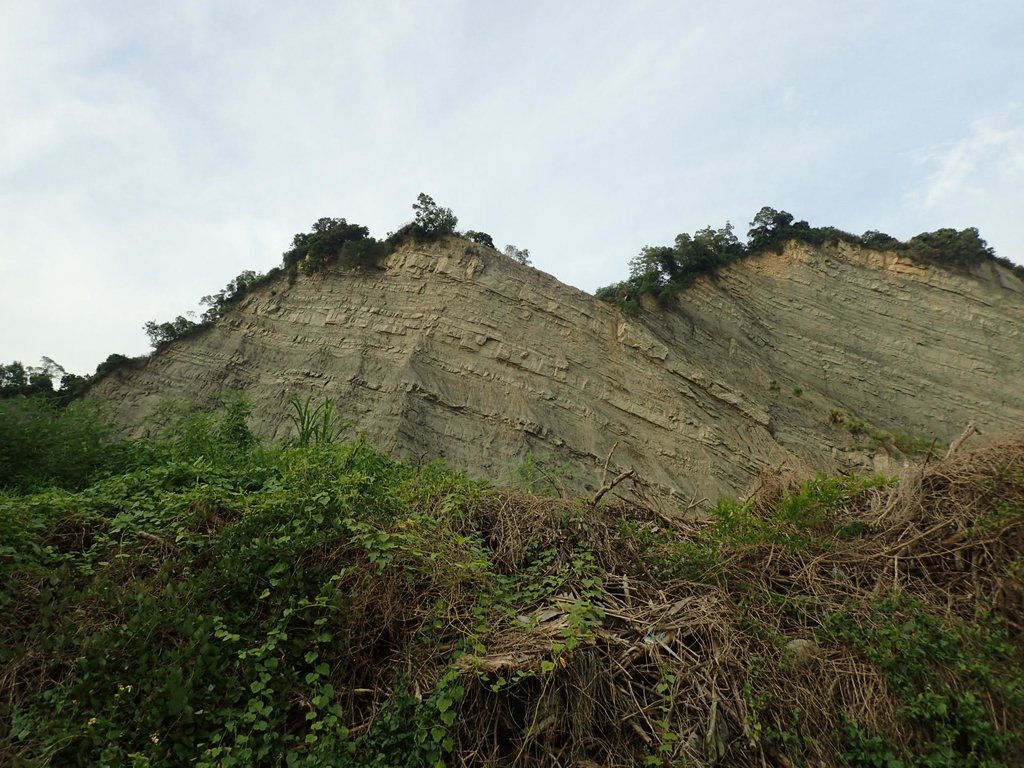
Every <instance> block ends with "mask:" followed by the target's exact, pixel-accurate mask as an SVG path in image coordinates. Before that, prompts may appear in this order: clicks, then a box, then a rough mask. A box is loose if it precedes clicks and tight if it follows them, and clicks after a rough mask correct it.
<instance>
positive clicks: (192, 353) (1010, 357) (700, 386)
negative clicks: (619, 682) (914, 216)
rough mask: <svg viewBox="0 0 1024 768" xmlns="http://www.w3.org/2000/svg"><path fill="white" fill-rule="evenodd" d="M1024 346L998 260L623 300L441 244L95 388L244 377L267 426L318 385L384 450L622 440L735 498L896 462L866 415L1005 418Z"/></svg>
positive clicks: (1014, 282) (853, 256) (884, 421)
mask: <svg viewBox="0 0 1024 768" xmlns="http://www.w3.org/2000/svg"><path fill="white" fill-rule="evenodd" d="M1022 340H1024V285H1022V283H1021V281H1020V279H1019V278H1017V277H1016V276H1015V275H1013V274H1012V273H1011V272H1010V271H1008V270H1006V269H1004V268H1002V267H1000V266H998V265H996V264H986V265H984V266H983V267H980V268H978V269H976V270H975V271H974V272H972V273H970V274H966V273H964V274H961V273H954V272H948V271H945V270H941V269H937V268H924V267H919V266H915V265H912V264H909V263H907V262H906V261H905V260H901V259H899V258H897V256H896V255H894V254H885V253H877V252H871V251H865V250H861V249H856V248H852V247H848V246H845V245H841V246H837V247H831V248H820V249H810V248H807V247H804V246H801V245H797V244H791V245H790V246H789V247H788V248H787V249H786V250H785V252H783V253H781V254H766V255H764V256H760V257H754V258H750V259H746V260H743V261H741V262H737V263H735V264H733V265H731V266H730V267H728V268H726V269H724V270H723V271H721V272H720V273H719V274H717V275H715V276H710V277H703V278H700V279H698V281H697V282H696V283H695V284H694V285H693V286H691V287H690V288H688V289H686V290H685V291H684V292H682V293H681V295H680V300H679V303H678V306H676V307H674V308H670V309H661V308H658V307H656V306H654V305H653V304H652V305H651V306H648V307H645V308H644V309H643V310H642V311H641V312H640V313H639V314H638V315H637V316H635V317H626V316H624V315H623V314H622V313H621V312H620V311H619V310H618V309H617V308H616V307H613V306H610V305H607V304H604V303H602V302H600V301H598V300H597V299H595V298H594V297H592V296H590V295H588V294H586V293H583V292H581V291H578V290H576V289H574V288H571V287H569V286H566V285H563V284H562V283H559V282H558V281H557V280H555V279H554V278H552V277H551V276H549V275H547V274H544V273H541V272H538V271H536V270H534V269H531V268H529V267H525V266H521V265H519V264H516V263H515V262H513V261H511V260H510V259H507V258H505V257H504V256H502V255H500V254H498V253H496V252H494V251H491V250H489V249H487V248H484V247H482V246H476V245H470V244H468V243H467V242H466V241H463V240H459V239H454V238H453V239H450V240H448V241H444V242H441V243H436V244H430V245H422V244H421V245H407V246H404V247H403V248H402V249H400V250H399V251H398V252H396V253H394V254H393V255H391V256H390V257H388V259H387V260H386V261H385V263H384V265H383V268H382V269H380V270H343V269H334V270H329V271H327V272H325V273H322V274H318V275H316V276H313V277H300V278H299V279H298V281H297V282H296V283H295V284H294V285H289V284H288V281H287V279H286V278H284V277H282V278H280V280H278V281H274V282H269V283H267V284H264V285H262V286H261V287H260V288H258V289H257V290H255V291H254V292H253V293H252V294H251V295H250V296H248V297H247V298H246V299H245V300H244V301H243V302H241V303H240V304H239V305H238V306H237V307H235V308H233V309H232V310H230V311H229V312H228V313H227V314H226V315H225V316H224V317H222V318H221V319H220V320H218V321H217V322H216V323H215V324H214V325H213V326H212V327H209V328H205V329H203V330H200V331H199V332H197V333H195V334H194V335H192V336H190V337H188V338H187V339H183V340H180V341H177V342H174V343H172V344H170V345H168V346H167V347H166V348H165V349H163V350H162V351H160V352H159V353H157V354H154V355H153V357H152V358H150V359H149V360H148V361H146V362H145V363H143V364H141V365H139V366H137V367H134V368H125V369H121V370H118V371H115V372H113V373H112V374H110V375H108V376H106V377H105V378H103V379H101V380H100V381H98V382H97V383H96V384H95V385H94V387H93V388H92V392H91V395H90V396H91V397H94V398H98V399H101V400H103V401H105V402H106V403H108V404H109V406H110V408H111V409H112V410H113V413H114V416H115V417H116V418H117V419H118V420H119V421H121V422H123V423H124V424H126V425H130V426H131V428H132V429H135V430H136V431H138V430H141V429H143V428H144V427H143V426H141V425H142V421H143V419H144V418H145V417H147V416H150V415H152V414H153V413H154V412H155V411H156V409H157V406H158V405H159V403H160V402H161V401H163V400H165V399H188V400H194V401H198V402H209V401H212V400H213V399H215V398H216V397H217V395H218V394H219V393H221V392H222V391H224V390H226V389H241V390H243V391H245V392H246V393H247V394H248V396H249V397H250V399H251V400H252V402H253V404H254V417H253V426H254V428H255V429H256V430H257V431H258V432H259V433H261V434H263V435H265V436H267V437H269V438H272V439H282V438H285V437H287V436H289V435H290V434H291V433H292V429H293V426H292V423H291V421H290V419H289V413H290V412H291V409H290V407H289V404H288V402H289V399H290V398H291V397H292V396H293V395H299V396H300V397H305V396H306V395H313V396H314V397H315V398H324V397H331V398H334V399H335V400H336V401H337V403H338V406H339V410H340V413H341V416H342V418H343V419H345V420H347V421H349V422H350V423H351V426H350V429H351V431H352V432H357V431H362V432H365V433H366V435H367V437H368V439H369V440H370V441H371V442H373V443H374V444H376V445H377V446H379V447H380V448H382V449H384V450H386V451H389V452H392V453H394V454H397V455H401V456H406V457H409V458H412V459H415V460H423V459H432V458H445V459H447V460H449V461H451V462H452V463H454V464H455V465H457V466H461V467H464V468H465V469H467V470H468V471H469V472H471V473H472V474H475V475H479V476H483V477H489V478H492V479H495V480H499V481H500V480H502V479H504V478H506V477H507V476H508V472H509V470H510V469H511V468H512V467H513V466H515V465H516V464H517V463H518V462H520V461H521V460H522V458H523V457H525V456H527V455H529V454H534V455H542V456H545V457H547V460H548V461H550V462H551V463H552V464H555V465H558V464H565V465H567V466H568V467H569V469H570V471H571V472H572V473H573V474H574V475H575V483H574V484H575V485H576V486H577V487H579V488H593V487H595V486H596V485H598V484H599V483H600V482H601V475H602V468H603V466H604V463H605V460H606V457H607V456H608V454H609V452H610V451H611V450H612V448H613V446H615V445H617V448H616V450H615V452H614V455H613V458H612V461H611V465H612V467H613V468H624V467H634V468H635V469H636V470H637V472H638V474H639V476H640V477H641V478H642V479H643V481H644V482H646V483H648V484H650V486H651V487H652V488H653V489H654V490H656V491H657V492H659V493H669V494H672V495H677V496H679V497H681V498H682V499H684V500H687V501H688V500H690V499H699V498H701V497H705V498H711V499H713V498H715V497H716V496H718V495H719V494H721V493H742V492H744V491H745V490H747V489H749V487H750V486H751V484H752V483H753V482H754V481H755V480H756V478H757V475H758V473H759V472H760V471H761V470H762V469H763V468H765V467H768V466H780V465H784V466H786V467H788V468H790V469H792V470H795V471H801V472H808V471H811V470H820V471H827V472H841V471H845V470H849V469H855V468H861V469H863V468H871V467H878V468H882V469H890V468H891V465H892V462H893V461H899V460H900V458H901V457H900V454H899V452H898V451H897V450H896V449H895V448H894V447H893V446H892V445H891V444H886V443H887V441H886V440H883V439H880V438H878V437H877V435H878V434H880V433H882V432H889V433H898V432H899V433H908V434H910V435H914V436H919V437H923V438H932V437H934V438H935V439H937V440H939V441H949V440H951V439H953V438H954V437H955V436H956V435H957V434H959V432H960V430H961V429H962V425H963V422H964V421H965V419H967V418H973V419H974V420H975V421H976V422H977V423H978V426H979V427H980V428H981V430H982V431H983V432H984V433H994V432H999V431H1002V430H1005V429H1008V428H1010V427H1011V426H1013V425H1019V424H1020V423H1021V422H1024V344H1022ZM853 419H859V420H860V421H862V422H863V423H864V424H866V425H868V426H869V427H870V428H871V429H872V430H873V431H874V434H875V435H876V437H875V438H874V439H873V440H872V439H869V438H863V437H862V438H857V437H855V436H854V435H851V434H850V431H849V429H848V428H849V426H850V425H851V424H853V423H855V422H853ZM858 423H859V422H858ZM844 425H845V427H846V428H844ZM854 431H857V430H854Z"/></svg>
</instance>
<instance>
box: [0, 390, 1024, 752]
mask: <svg viewBox="0 0 1024 768" xmlns="http://www.w3.org/2000/svg"><path fill="white" fill-rule="evenodd" d="M293 407H294V408H295V426H296V435H295V438H294V439H293V440H292V441H291V442H290V443H289V444H287V445H277V446H270V445H263V444H260V443H259V442H258V441H257V440H256V439H255V438H254V437H253V435H252V434H251V432H250V431H249V429H248V427H247V426H246V416H247V407H246V404H245V402H244V400H241V399H239V398H228V399H227V400H226V401H225V406H224V407H223V408H222V409H221V410H220V411H218V412H216V413H202V412H195V411H191V410H189V409H184V408H180V409H178V410H176V411H174V412H168V413H167V414H165V416H164V418H163V421H162V422H161V423H162V424H163V427H162V429H161V430H157V432H156V434H157V436H156V437H154V438H152V439H148V440H145V441H135V442H132V443H124V442H118V441H117V440H114V439H113V438H112V436H111V435H110V433H109V431H108V429H107V428H106V427H105V426H104V425H103V422H102V419H100V418H99V415H98V414H96V413H95V412H92V411H87V410H85V409H82V408H81V404H78V403H75V404H72V405H71V406H70V407H69V408H67V409H57V410H53V409H51V408H50V405H49V404H48V403H40V402H39V401H38V400H37V399H35V398H26V397H23V396H19V397H15V398H10V399H7V400H3V401H0V446H4V450H6V453H5V454H4V457H3V461H4V462H5V463H4V464H3V474H0V478H2V480H0V482H2V484H3V486H4V490H3V491H0V763H3V764H11V765H33V766H154V767H155V766H174V765H185V764H194V765H200V766H264V765H265V766H271V765H274V766H277V765H289V766H318V765H319V766H346V765H352V766H419V765H437V766H443V765H483V764H490V765H594V764H599V765H640V764H643V765H651V766H661V765H665V766H668V765H712V764H715V765H720V766H763V765H775V766H786V765H828V766H833V765H843V764H845V765H851V766H883V767H884V768H907V767H909V766H914V767H915V768H916V767H920V768H926V767H927V768H938V767H940V766H950V767H952V766H978V767H979V768H980V767H981V766H986V767H987V768H995V767H996V766H1015V765H1020V764H1022V761H1024V732H1022V730H1021V728H1020V725H1019V723H1020V722H1021V721H1022V716H1024V674H1022V673H1024V669H1022V650H1024V645H1022V637H1024V625H1022V622H1021V616H1020V611H1019V606H1020V601H1021V599H1022V598H1024V568H1022V565H1021V564H1022V560H1021V556H1020V554H1019V553H1020V552H1021V551H1022V548H1024V436H1021V435H1017V436H1014V437H1012V438H1008V439H1006V440H1004V441H1003V442H1002V443H998V444H994V445H992V446H991V447H989V448H985V449H982V450H980V451H978V452H975V453H970V454H963V455H954V456H952V457H951V458H949V459H947V460H943V461H935V460H933V461H932V462H930V463H929V464H928V465H927V466H925V467H924V468H922V469H919V470H916V471H914V472H912V473H910V474H909V475H908V476H907V477H906V478H904V479H903V481H902V482H901V483H899V484H897V483H896V482H895V481H894V480H892V479H888V478H838V479H825V478H819V479H816V480H813V481H810V482H808V483H805V484H802V485H800V484H791V483H781V482H769V481H767V480H766V482H765V483H764V484H763V485H762V487H761V490H760V491H759V493H758V494H756V495H755V497H754V498H752V499H751V500H750V501H747V502H738V501H733V500H723V501H721V502H719V503H718V504H717V505H716V506H715V507H714V508H713V509H712V510H710V513H709V515H708V517H707V519H706V520H705V521H704V522H694V521H689V520H685V519H683V518H682V517H676V516H675V515H673V514H666V513H665V512H659V511H655V510H653V509H651V508H648V507H646V506H645V505H643V504H642V503H640V502H636V501H634V502H625V501H622V500H619V499H613V500H612V501H611V502H610V503H609V502H607V501H606V502H602V503H600V504H595V503H593V502H592V501H591V500H587V499H579V500H573V499H562V498H540V497H536V496H525V495H520V494H517V493H514V492H507V491H500V490H497V489H495V488H492V487H489V486H487V485H484V484H481V483H477V482H472V481H470V480H468V479H467V478H466V477H465V476H463V475H461V474H460V473H459V472H457V471H454V470H452V469H449V468H446V467H444V466H441V465H437V464H427V465H422V466H416V465H412V464H408V463H404V462H399V461H394V460H392V459H389V458H387V457H385V456H383V455H381V454H380V453H378V452H377V451H375V450H374V449H373V448H372V447H371V446H369V445H367V444H366V443H365V442H363V441H361V440H357V441H356V442H352V443H339V442H336V441H335V434H336V429H335V424H334V415H333V412H332V411H331V408H330V403H329V402H326V403H321V404H319V405H316V406H315V407H314V404H313V403H311V402H310V401H308V400H307V401H304V402H303V401H300V400H297V399H296V400H293ZM37 410H38V412H39V413H41V414H43V415H44V418H34V417H32V414H34V413H36V411H37ZM69 461H70V463H69ZM605 498H606V499H609V498H611V497H610V496H608V497H605Z"/></svg>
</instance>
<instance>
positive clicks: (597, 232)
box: [0, 0, 1024, 374]
mask: <svg viewBox="0 0 1024 768" xmlns="http://www.w3.org/2000/svg"><path fill="white" fill-rule="evenodd" d="M0 18H2V24H0V286H2V292H3V295H2V301H0V363H6V362H9V361H11V360H15V359H17V360H21V361H22V362H24V363H26V364H38V362H39V358H40V356H42V355H47V356H49V357H52V358H53V359H55V360H56V361H57V362H59V363H61V364H63V365H64V366H65V367H66V368H67V369H68V370H70V371H73V372H76V373H82V374H87V373H91V372H92V371H93V370H94V369H95V367H96V365H97V364H98V363H99V362H101V361H102V360H104V359H105V358H106V357H107V355H109V354H110V353H112V352H119V353H123V354H129V355H135V354H141V353H144V352H146V351H147V350H148V340H147V339H146V336H145V333H144V332H143V330H142V326H143V324H144V323H145V322H146V321H147V320H158V321H163V320H168V319H171V318H173V317H174V316H175V315H178V314H182V313H185V312H187V311H189V310H196V309H199V307H198V299H199V297H201V296H203V295H204V294H209V293H214V292H216V291H217V290H219V289H220V288H222V287H223V286H224V285H225V284H226V283H227V282H228V281H229V280H231V279H232V278H233V277H234V276H235V275H237V274H238V273H239V272H241V271H242V270H244V269H256V270H259V271H266V270H267V269H270V268H271V267H273V266H276V265H277V264H278V263H279V262H280V257H281V253H282V251H284V250H285V249H287V247H288V246H289V244H290V242H291V239H292V236H293V235H294V234H295V233H296V232H300V231H306V230H308V229H309V228H310V225H311V224H312V222H313V221H315V220H316V219H317V218H319V217H321V216H335V217H344V218H347V219H348V220H349V221H350V222H357V223H360V224H364V225H366V226H368V227H369V228H370V231H371V234H373V235H374V236H377V237H383V236H385V235H386V234H387V233H388V232H389V231H392V230H394V229H397V228H398V227H399V226H400V225H402V224H403V223H404V222H406V221H409V220H411V219H412V216H413V212H412V207H411V206H412V203H413V202H414V201H415V198H416V195H417V194H418V193H419V192H426V193H428V194H430V195H431V196H432V197H434V199H435V200H436V201H437V202H438V203H439V204H441V205H443V206H447V207H450V208H452V210H453V211H454V212H455V213H456V214H457V215H458V217H459V226H460V228H463V229H476V230H482V231H485V232H488V233H490V234H491V235H492V236H493V237H494V240H495V242H496V243H497V244H498V245H499V247H501V246H504V245H505V244H506V243H513V244H515V245H517V246H519V247H520V248H528V249H529V250H530V254H531V256H532V258H533V261H534V265H535V266H537V267H538V268H540V269H543V270H544V271H547V272H550V273H552V274H553V275H555V276H556V277H557V278H559V279H560V280H562V281H564V282H566V283H570V284H572V285H575V286H577V287H579V288H582V289H584V290H587V291H593V290H594V289H595V288H596V287H598V286H600V285H605V284H608V283H610V282H613V281H616V280H619V279H621V278H623V277H624V276H625V275H626V272H627V262H628V260H629V259H630V258H631V257H632V256H633V255H635V254H636V253H637V252H638V251H639V249H640V248H641V247H642V246H644V245H647V244H650V245H660V244H669V243H671V241H672V239H673V238H674V237H675V235H676V234H677V233H679V232H692V231H694V230H696V229H699V228H701V227H703V226H705V225H709V224H710V225H713V226H715V227H718V226H721V225H722V224H724V223H725V221H726V220H730V221H732V223H733V224H734V225H735V226H736V229H737V232H738V233H739V234H740V235H741V237H742V236H743V235H745V233H746V230H747V228H748V224H749V222H750V220H751V218H752V217H753V215H754V213H756V212H757V210H758V209H760V208H761V206H763V205H771V206H773V207H775V208H779V209H784V210H787V211H789V212H791V213H793V214H794V215H795V216H796V217H797V218H799V219H806V220H808V221H809V222H810V223H811V224H812V225H815V226H823V225H831V226H836V227H840V228H841V229H845V230H848V231H852V232H855V233H860V232H863V231H865V230H867V229H880V230H882V231H884V232H888V233H889V234H892V235H895V236H897V237H900V238H907V237H909V236H911V235H914V234H917V233H918V232H922V231H927V230H934V229H938V228H940V227H956V228H958V229H960V228H963V227H967V226H976V227H978V228H979V229H980V230H981V234H982V236H983V237H985V238H986V239H987V240H988V242H989V244H990V245H992V246H994V247H995V248H996V251H997V252H998V253H999V255H1001V256H1006V257H1008V258H1010V259H1012V260H1014V261H1016V262H1018V263H1024V225H1022V223H1021V217H1022V216H1024V3H1021V2H1020V0H993V1H991V2H986V0H973V1H972V2H964V1H963V0H956V1H955V2H947V1H945V0H919V1H912V0H907V1H901V0H884V1H882V2H874V1H871V0H857V1H855V2H854V1H845V0H817V1H813V2H812V1H811V0H806V1H800V0H779V1H778V2H773V3H768V2H764V0H756V1H754V0H738V1H736V2H730V1H729V0H710V1H708V2H701V1H699V0H660V1H654V0H650V1H648V2H639V1H638V2H628V1H626V0H619V1H618V2H598V1H597V0H587V1H584V0H563V1H562V2H555V1H554V0H547V1H546V2H530V1H528V0H516V2H490V1H488V0H430V1H429V2H427V1H426V0H423V1H419V0H416V1H414V0H407V1H404V2H397V1H394V2H392V1H386V0H364V1H362V2H301V1H298V2H297V1H296V0H290V1H289V2H287V3H285V2H257V1H255V0H244V2H241V1H240V2H228V1H223V2H218V1H217V0H195V1H194V2H186V1H183V0H182V1H179V0H161V1H160V2H155V1H153V2H143V1H141V0H123V1H122V2H102V1H99V0H93V1H89V0H86V2H82V1H81V0H77V1H76V2H70V1H69V2H55V1H50V0H0Z"/></svg>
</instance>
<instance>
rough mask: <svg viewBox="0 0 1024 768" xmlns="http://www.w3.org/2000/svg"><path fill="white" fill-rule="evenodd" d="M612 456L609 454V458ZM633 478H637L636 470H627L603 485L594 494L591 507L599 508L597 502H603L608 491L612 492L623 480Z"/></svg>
mask: <svg viewBox="0 0 1024 768" xmlns="http://www.w3.org/2000/svg"><path fill="white" fill-rule="evenodd" d="M610 456H611V454H609V457H610ZM631 477H636V470H635V469H627V470H626V471H625V472H623V473H621V474H619V475H617V476H616V477H614V478H613V479H612V480H611V481H610V482H607V483H605V484H604V485H602V486H601V487H600V488H599V489H598V490H597V493H595V494H594V498H592V499H591V500H590V506H592V507H596V506H597V502H599V501H600V500H601V497H602V496H604V495H605V494H606V493H608V491H610V490H611V489H612V488H614V487H615V486H616V485H618V484H619V483H621V482H622V481H623V480H628V479H629V478H631Z"/></svg>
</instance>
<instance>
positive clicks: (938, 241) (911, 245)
mask: <svg viewBox="0 0 1024 768" xmlns="http://www.w3.org/2000/svg"><path fill="white" fill-rule="evenodd" d="M790 241H797V242H802V243H806V244H808V245H812V246H820V245H826V244H831V245H835V244H838V243H840V242H843V243H850V244H853V245H858V246H863V247H865V248H873V249H876V250H887V251H900V252H901V253H905V254H906V255H907V256H908V257H909V258H911V259H912V260H914V261H916V262H918V263H921V264H933V265H937V266H941V267H945V268H948V269H970V268H971V267H973V266H975V265H977V264H981V263H984V262H986V261H995V262H998V263H999V264H1002V265H1003V266H1004V267H1007V268H1008V269H1011V270H1013V271H1014V272H1016V273H1017V274H1018V275H1019V276H1020V277H1022V278H1024V266H1019V265H1016V264H1014V263H1013V262H1011V261H1009V260H1008V259H1004V258H1000V257H997V256H996V255H995V251H994V250H993V249H992V248H991V247H989V245H988V244H987V243H986V242H985V241H984V240H983V239H982V238H981V236H980V235H979V234H978V230H977V229H975V228H974V227H969V228H967V229H964V230H960V231H959V232H958V231H957V230H955V229H939V230H936V231H935V232H924V233H922V234H920V235H915V236H914V237H912V238H910V240H908V241H906V242H903V241H900V240H897V239H896V238H895V237H892V236H890V235H887V234H885V233H883V232H878V231H876V230H870V231H868V232H865V233H864V234H863V235H854V234H851V233H849V232H844V231H842V230H840V229H836V228H835V227H812V226H811V225H810V224H808V223H807V222H806V221H796V220H794V217H793V214H791V213H788V212H787V211H777V210H775V209H774V208H770V207H767V206H766V207H764V208H762V209H761V210H760V211H758V212H757V214H756V215H755V216H754V220H753V221H751V222H750V229H749V230H748V232H747V241H746V243H742V242H740V240H739V238H738V237H736V235H735V233H734V232H733V227H732V225H731V224H729V223H728V222H727V223H726V225H725V226H724V227H722V228H721V229H717V230H716V229H712V228H711V227H705V228H704V229H701V230H698V231H697V232H696V233H694V234H693V235H692V236H691V235H688V234H686V233H683V234H680V235H678V236H677V237H676V240H675V243H674V244H673V245H671V246H646V247H644V248H643V249H641V251H640V254H639V255H638V256H636V257H634V258H633V259H632V260H631V261H630V263H629V278H627V279H626V280H624V281H623V282H621V283H615V284H614V285H609V286H606V287H604V288H600V289H598V291H597V297H598V298H600V299H603V300H605V301H610V302H613V303H615V304H618V305H619V306H621V307H622V308H623V309H625V310H627V311H636V310H637V309H638V308H639V301H640V299H641V298H642V297H643V296H646V295H651V296H654V297H656V298H658V299H659V300H661V301H670V300H672V299H673V298H674V297H675V296H676V294H678V292H679V289H680V288H683V287H685V286H687V285H689V284H690V283H691V282H692V281H693V279H694V278H695V277H696V276H697V275H700V274H714V273H715V272H716V271H717V270H718V269H720V268H721V267H723V266H725V265H727V264H729V263H731V262H734V261H737V260H739V259H743V258H746V257H749V256H755V255H757V254H761V253H764V252H766V251H774V252H777V253H781V252H782V249H783V247H784V246H785V244H786V243H787V242H790Z"/></svg>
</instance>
